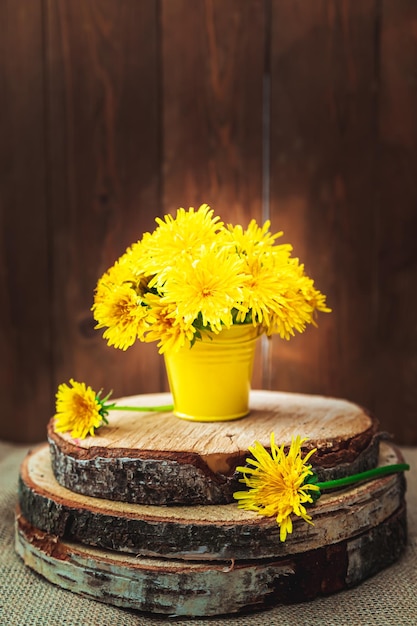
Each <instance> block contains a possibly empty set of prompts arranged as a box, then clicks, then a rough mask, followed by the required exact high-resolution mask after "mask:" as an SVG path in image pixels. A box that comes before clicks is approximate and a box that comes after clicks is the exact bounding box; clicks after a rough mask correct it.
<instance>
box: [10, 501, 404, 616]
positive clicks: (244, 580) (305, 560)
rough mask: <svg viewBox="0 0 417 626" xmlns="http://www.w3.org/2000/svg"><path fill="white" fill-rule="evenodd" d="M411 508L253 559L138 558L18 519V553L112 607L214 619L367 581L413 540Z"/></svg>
mask: <svg viewBox="0 0 417 626" xmlns="http://www.w3.org/2000/svg"><path fill="white" fill-rule="evenodd" d="M406 536H407V533H406V513H405V507H403V506H402V507H400V508H399V509H398V511H397V512H396V513H395V514H394V515H393V516H391V517H390V518H388V519H387V520H385V521H384V522H383V523H382V524H379V525H378V526H375V527H374V528H372V529H369V530H368V531H366V532H364V533H363V534H361V535H359V536H358V537H355V538H351V539H348V540H346V541H342V542H339V543H338V544H335V545H331V546H326V547H325V548H321V549H318V550H312V551H311V552H305V553H301V554H298V555H291V556H290V557H284V558H282V559H266V560H262V559H260V560H259V561H257V562H255V563H253V562H250V561H249V562H247V561H246V562H245V561H244V562H241V561H235V562H234V561H223V562H222V561H220V562H187V561H181V560H171V559H163V560H162V559H150V558H143V557H133V556H127V555H125V554H121V553H118V552H110V551H103V550H98V549H94V548H90V547H86V546H82V545H81V544H76V543H68V542H63V541H60V540H58V539H57V537H56V536H53V535H49V534H47V533H44V532H42V531H41V530H39V529H36V528H34V527H32V526H30V525H29V524H28V522H27V521H26V520H25V519H24V518H23V516H21V515H18V516H17V521H16V550H17V552H18V554H19V555H20V557H21V558H22V559H23V560H24V562H25V564H26V565H27V566H28V567H30V568H32V569H33V570H35V571H36V572H38V573H39V574H41V575H42V576H43V577H45V578H46V579H47V580H49V581H50V582H52V583H54V584H56V585H58V586H59V587H62V588H64V589H69V590H70V591H73V592H75V593H80V594H82V595H84V596H87V597H90V598H94V599H97V600H100V601H101V602H106V603H109V604H115V605H117V606H123V607H127V608H132V609H135V610H139V611H147V612H152V613H156V614H157V613H161V614H165V615H171V616H189V617H197V616H210V615H221V614H228V613H238V612H242V611H250V610H259V609H262V608H267V607H268V606H273V605H278V604H282V603H291V602H300V601H306V600H312V599H314V598H316V597H318V596H321V595H326V594H330V593H335V592H337V591H341V590H343V589H347V588H349V587H352V586H354V585H357V584H358V583H360V582H362V581H363V580H365V579H366V578H368V577H369V576H371V575H372V574H375V573H376V572H378V571H380V570H381V569H383V568H384V567H387V566H388V565H390V564H392V563H393V562H395V561H396V560H397V559H398V558H399V557H400V555H401V554H402V552H403V550H404V547H405V544H406Z"/></svg>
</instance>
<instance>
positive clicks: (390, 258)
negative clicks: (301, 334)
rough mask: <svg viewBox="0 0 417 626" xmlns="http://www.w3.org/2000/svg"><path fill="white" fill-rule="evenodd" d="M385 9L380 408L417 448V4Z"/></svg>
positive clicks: (402, 1) (406, 1)
mask: <svg viewBox="0 0 417 626" xmlns="http://www.w3.org/2000/svg"><path fill="white" fill-rule="evenodd" d="M381 7H382V14H381V24H380V65H379V96H380V97H379V107H378V129H379V161H378V163H379V177H378V205H379V212H378V221H377V224H376V228H377V232H378V237H379V257H378V262H379V274H378V292H379V305H380V306H379V309H378V313H379V315H378V321H377V326H376V333H377V341H378V348H379V349H378V359H377V363H376V369H375V380H376V389H377V393H376V394H375V410H376V411H378V414H380V415H381V418H382V420H383V422H384V423H385V424H386V428H387V429H389V430H390V431H392V432H395V433H396V436H397V437H398V440H399V441H404V442H405V441H406V442H407V443H408V445H416V444H417V427H416V419H415V416H416V411H417V325H416V323H415V308H416V307H415V304H414V303H413V298H414V296H413V295H412V294H414V289H415V285H416V284H417V254H416V236H417V177H416V171H417V117H416V110H417V83H416V81H415V78H413V77H415V72H416V67H417V28H416V24H417V5H416V3H415V2H413V1H412V0H399V1H398V2H390V1H386V0H385V1H383V2H382V3H381ZM396 398H401V408H400V409H399V408H398V407H397V406H396Z"/></svg>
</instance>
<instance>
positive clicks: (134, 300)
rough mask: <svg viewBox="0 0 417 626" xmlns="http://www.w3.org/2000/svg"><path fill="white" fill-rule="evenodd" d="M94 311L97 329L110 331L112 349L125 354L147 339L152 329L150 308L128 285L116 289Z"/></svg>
mask: <svg viewBox="0 0 417 626" xmlns="http://www.w3.org/2000/svg"><path fill="white" fill-rule="evenodd" d="M93 311H94V318H95V320H96V321H97V322H98V323H97V325H96V328H106V330H105V331H104V333H103V337H104V339H107V343H108V345H109V346H114V347H115V348H120V349H121V350H126V349H127V348H128V347H129V346H131V345H133V344H134V343H135V341H136V339H138V338H139V339H143V335H144V332H145V331H146V330H147V328H148V308H147V306H146V305H145V304H144V301H143V299H142V298H141V296H139V295H138V294H137V293H136V291H135V289H133V288H132V286H131V285H130V284H128V283H122V284H121V285H115V286H113V287H112V289H111V291H109V292H108V293H107V296H106V298H105V299H104V300H101V299H98V300H96V302H95V304H94V306H93Z"/></svg>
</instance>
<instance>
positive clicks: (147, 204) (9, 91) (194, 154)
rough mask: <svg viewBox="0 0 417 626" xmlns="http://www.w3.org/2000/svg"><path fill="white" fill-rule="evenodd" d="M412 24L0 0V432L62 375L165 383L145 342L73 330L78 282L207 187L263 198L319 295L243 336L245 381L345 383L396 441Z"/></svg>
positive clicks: (218, 195)
mask: <svg viewBox="0 0 417 626" xmlns="http://www.w3.org/2000/svg"><path fill="white" fill-rule="evenodd" d="M416 20H417V7H416V5H415V2H414V1H413V0H378V2H375V1H374V0H364V1H362V2H355V1H354V0H345V1H343V2H333V1H332V0H324V1H323V2H310V3H305V2H303V1H302V0H266V1H264V0H246V1H245V2H242V1H241V0H227V1H225V0H195V1H193V2H190V1H188V2H187V0H141V1H140V2H138V1H137V0H126V1H125V2H123V3H115V2H111V1H110V0H102V1H100V2H99V3H98V2H95V1H93V0H85V1H84V0H72V1H71V2H54V1H53V0H43V1H42V2H41V1H40V0H19V2H15V1H12V0H0V22H1V27H2V36H1V41H0V55H1V63H0V134H1V141H0V166H1V167H0V169H1V174H0V177H1V179H0V216H1V217H0V290H1V293H2V306H1V307H0V374H1V375H0V380H1V383H0V385H1V387H0V391H1V393H2V398H3V412H2V416H1V418H0V420H1V421H0V436H1V437H3V438H6V439H10V440H15V441H27V442H32V441H34V440H41V439H43V438H44V432H45V425H46V422H47V420H48V418H49V417H50V415H51V414H52V413H53V396H54V393H55V389H56V385H57V384H58V383H60V382H63V381H65V380H68V378H69V377H71V376H74V377H75V378H80V379H81V378H82V379H86V382H88V383H90V384H92V385H93V386H94V387H97V388H98V389H99V388H100V387H103V388H105V389H111V388H113V389H114V390H115V394H117V395H129V394H134V393H139V392H152V391H159V390H167V388H168V387H167V380H166V375H165V372H164V368H163V364H162V360H161V358H160V357H159V356H158V355H157V354H156V349H155V345H153V344H151V345H147V344H138V345H136V346H134V347H132V348H130V349H129V351H127V352H126V353H123V352H119V351H117V350H114V349H113V348H108V347H107V345H106V343H105V341H104V340H102V339H101V337H100V333H99V332H98V331H94V330H93V325H94V323H93V320H92V317H91V312H90V307H91V303H92V297H93V293H92V292H93V289H94V285H95V283H96V280H97V278H98V277H99V276H100V274H101V273H102V272H103V271H104V270H105V269H106V268H107V267H108V266H109V265H110V264H112V263H113V261H114V260H115V258H117V257H118V256H119V254H121V253H122V252H123V251H124V249H125V247H126V246H127V245H129V244H130V243H132V242H133V241H135V240H136V239H138V238H140V237H141V235H142V233H143V231H144V230H149V229H152V228H153V225H154V217H155V215H157V214H158V215H163V214H164V213H167V212H173V211H175V210H176V209H177V208H178V207H179V206H185V207H188V206H190V205H193V206H196V205H198V204H200V203H201V202H209V203H210V204H211V205H212V206H213V208H214V209H215V210H216V212H217V213H219V214H220V215H222V216H223V217H224V219H225V221H229V222H235V223H237V222H241V223H242V224H244V225H245V224H247V223H248V222H249V220H250V219H251V218H252V217H253V218H256V219H257V220H259V221H262V219H263V218H265V217H267V216H268V210H269V213H270V217H271V218H272V222H273V229H274V230H278V229H280V228H282V229H283V230H284V232H285V240H286V241H290V242H291V243H293V245H294V252H295V255H297V256H299V257H300V258H301V260H302V261H303V262H305V266H306V270H307V273H309V274H311V275H312V276H313V277H314V278H315V280H316V285H317V286H318V287H319V288H320V289H321V290H322V291H323V292H325V293H326V294H327V295H328V302H329V305H330V306H331V307H332V308H333V313H332V314H331V315H321V316H320V317H319V329H318V330H317V329H314V328H309V329H308V330H307V332H306V333H305V334H303V336H297V337H295V338H294V339H293V340H292V341H291V342H289V343H287V342H284V341H281V340H279V339H277V338H274V339H273V340H272V341H270V342H267V341H266V340H265V341H263V342H262V344H261V346H262V349H259V350H258V353H257V357H256V363H255V370H254V385H253V386H254V387H255V388H271V389H280V390H285V391H286V390H289V391H291V390H293V391H298V392H306V393H321V394H325V395H333V396H339V397H346V398H349V399H351V400H352V401H354V402H357V403H359V404H362V405H363V406H367V407H368V408H369V409H370V410H371V411H373V412H374V413H375V414H376V415H378V417H379V419H380V420H381V423H382V427H383V428H384V429H385V430H389V431H390V432H392V433H393V434H394V435H395V437H396V438H397V441H398V442H399V443H403V444H408V445H412V444H415V443H417V429H416V422H415V413H416V408H417V394H416V388H417V386H416V380H417V362H416V354H417V336H416V325H415V323H414V310H415V308H416V297H417V296H416V294H415V284H416V280H417V253H416V249H415V248H416V247H415V233H416V228H417V224H416V219H417V212H416V208H415V207H416V201H417V186H416V177H415V175H414V173H415V171H416V165H417V164H416V160H417V128H416V117H415V114H414V112H415V109H416V99H417V87H416V81H415V80H414V72H415V65H416V58H417V53H416V28H415V23H416ZM269 157H270V158H269ZM268 192H269V193H268ZM269 199H270V201H269ZM10 416H13V420H12V419H11V417H10Z"/></svg>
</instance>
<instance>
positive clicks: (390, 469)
mask: <svg viewBox="0 0 417 626" xmlns="http://www.w3.org/2000/svg"><path fill="white" fill-rule="evenodd" d="M409 469H410V466H409V465H407V463H398V464H396V465H384V466H382V467H376V468H374V469H371V470H368V471H366V472H360V473H359V474H352V476H345V478H335V480H326V481H324V482H322V483H316V485H317V487H318V488H319V489H320V491H321V490H322V489H335V488H336V487H345V486H346V485H352V484H354V483H358V482H362V481H364V480H370V479H371V478H377V477H378V476H384V475H386V474H395V473H396V472H404V471H406V470H409Z"/></svg>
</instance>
